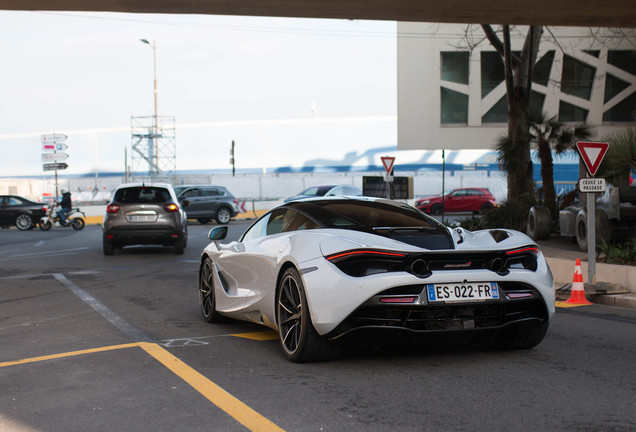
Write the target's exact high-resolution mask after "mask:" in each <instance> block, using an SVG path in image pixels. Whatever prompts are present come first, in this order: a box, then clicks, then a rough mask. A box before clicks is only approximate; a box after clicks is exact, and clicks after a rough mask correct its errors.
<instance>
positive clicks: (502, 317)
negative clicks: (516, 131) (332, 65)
mask: <svg viewBox="0 0 636 432" xmlns="http://www.w3.org/2000/svg"><path fill="white" fill-rule="evenodd" d="M227 231H228V227H227V226H218V227H215V228H213V229H212V230H211V231H210V235H209V237H210V240H213V242H212V243H211V244H210V245H208V246H207V247H206V248H205V249H204V250H203V253H202V257H201V265H200V267H199V299H200V304H201V311H202V314H203V317H204V319H205V320H206V321H208V322H218V321H221V320H222V319H224V318H226V317H230V318H236V319H240V320H245V321H250V322H254V323H258V324H264V325H266V326H268V327H271V328H272V329H274V330H277V331H278V334H279V339H280V345H281V348H282V351H283V353H284V355H285V356H286V357H287V359H288V360H290V361H293V362H308V361H321V360H328V359H330V358H332V357H333V356H335V355H336V352H337V346H336V345H335V344H334V342H336V341H338V340H340V339H342V338H345V337H347V336H348V335H350V334H357V333H360V332H365V333H366V332H374V331H375V332H378V331H382V332H385V331H386V332H396V333H400V332H402V333H407V334H414V335H420V336H423V337H426V336H430V337H438V338H439V337H442V338H444V339H446V340H452V339H455V338H459V339H464V340H465V339H468V340H474V341H482V342H485V343H488V344H492V345H494V346H495V347H500V348H510V349H525V348H531V347H533V346H535V345H537V344H538V343H540V342H541V341H542V340H543V337H544V336H545V334H546V331H547V329H548V323H549V321H550V319H551V317H552V316H553V314H554V289H553V280H552V274H551V273H550V270H549V268H548V266H547V264H546V261H545V259H544V257H543V255H542V253H541V251H540V250H539V247H538V246H537V244H536V243H535V242H533V241H532V239H530V238H529V237H528V236H526V235H525V234H523V233H521V232H518V231H513V230H509V229H493V230H482V231H476V232H470V231H466V230H464V229H462V228H454V229H450V228H448V227H446V226H444V225H443V224H441V223H440V222H438V221H437V220H435V219H434V218H432V217H431V216H428V215H426V214H424V213H422V212H420V211H418V210H416V209H415V208H413V207H411V206H409V205H407V204H404V203H399V202H396V201H390V200H385V199H379V198H367V197H346V198H345V197H330V198H320V199H319V198H315V199H305V200H298V201H292V202H289V203H286V204H283V205H281V206H279V207H276V208H274V209H272V210H270V211H269V212H268V213H266V214H265V215H263V216H262V217H261V218H259V219H258V220H257V221H256V222H254V224H253V225H252V226H250V227H249V228H248V229H247V231H246V232H245V233H244V234H243V235H242V237H241V238H240V239H239V240H238V241H235V242H231V243H229V244H222V243H220V241H221V240H223V239H224V238H225V235H226V234H227Z"/></svg>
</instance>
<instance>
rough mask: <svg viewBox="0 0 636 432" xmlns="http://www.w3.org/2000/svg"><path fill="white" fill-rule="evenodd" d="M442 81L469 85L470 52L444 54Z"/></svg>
mask: <svg viewBox="0 0 636 432" xmlns="http://www.w3.org/2000/svg"><path fill="white" fill-rule="evenodd" d="M441 55H442V59H441V60H442V80H443V81H451V82H455V83H459V84H468V59H469V53H468V51H454V52H443V53H441Z"/></svg>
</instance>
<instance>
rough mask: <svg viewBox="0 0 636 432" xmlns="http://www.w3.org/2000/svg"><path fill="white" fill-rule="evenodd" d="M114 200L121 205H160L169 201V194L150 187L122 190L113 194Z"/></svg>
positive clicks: (164, 190)
mask: <svg viewBox="0 0 636 432" xmlns="http://www.w3.org/2000/svg"><path fill="white" fill-rule="evenodd" d="M114 200H115V201H118V202H120V203H122V204H146V203H147V204H160V203H164V202H166V201H170V192H169V191H168V190H167V189H165V188H160V187H152V186H140V187H131V188H122V189H119V190H117V192H115V198H114Z"/></svg>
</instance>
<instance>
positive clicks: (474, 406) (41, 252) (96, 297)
mask: <svg viewBox="0 0 636 432" xmlns="http://www.w3.org/2000/svg"><path fill="white" fill-rule="evenodd" d="M210 227H211V225H210V226H202V225H198V224H196V223H194V224H192V225H190V227H189V244H188V248H187V249H186V253H185V254H184V255H174V254H173V253H172V250H171V249H170V248H157V247H134V248H127V249H124V250H118V251H117V252H116V254H115V255H114V256H111V257H105V256H104V255H103V254H102V251H101V229H100V228H99V226H95V225H93V226H88V227H87V228H86V229H85V230H83V231H80V232H76V231H73V230H72V229H70V228H54V229H52V230H51V231H49V232H41V231H39V230H32V231H28V232H21V231H18V230H16V229H15V228H12V229H8V230H7V229H4V230H0V389H2V390H1V392H0V431H3V432H4V431H65V432H66V431H87V430H96V431H97V430H98V431H209V430H214V431H244V430H246V429H247V430H264V431H269V430H286V431H389V430H399V431H484V430H491V431H512V430H514V431H537V430H541V431H548V430H550V431H585V432H590V431H607V430H612V431H618V432H622V431H625V432H627V431H633V430H636V397H635V396H634V395H636V379H635V376H636V369H635V367H634V359H635V358H636V311H632V310H621V309H615V308H609V307H605V306H600V305H592V306H584V307H577V308H568V309H561V308H559V309H558V310H557V314H556V316H555V318H554V320H553V323H552V325H551V327H550V330H549V332H548V334H547V336H546V339H545V340H544V341H543V343H541V344H540V345H539V346H538V347H536V348H534V349H532V350H527V351H511V352H502V351H492V350H486V349H480V348H475V347H470V346H463V345H452V344H426V345H412V344H404V345H397V344H388V345H385V346H382V347H377V346H374V345H361V344H357V345H355V346H354V345H351V346H347V347H345V350H344V352H343V353H342V354H341V356H340V357H339V358H338V359H336V360H334V361H332V362H328V363H318V364H301V365H298V364H291V363H289V362H287V361H286V360H285V359H284V358H283V356H282V354H281V353H280V350H279V347H278V342H277V340H274V339H273V337H275V333H273V332H270V331H268V330H267V329H266V328H264V327H259V326H256V325H251V324H247V323H242V322H228V323H224V324H207V323H206V322H204V321H203V320H202V318H201V316H200V312H199V305H198V297H197V270H198V259H199V255H200V252H201V249H202V248H203V247H204V245H205V244H207V242H208V241H207V231H208V230H209V229H210ZM245 227H246V222H233V223H232V225H231V231H230V238H237V237H238V236H239V235H240V233H241V232H242V231H243V229H244V228H245Z"/></svg>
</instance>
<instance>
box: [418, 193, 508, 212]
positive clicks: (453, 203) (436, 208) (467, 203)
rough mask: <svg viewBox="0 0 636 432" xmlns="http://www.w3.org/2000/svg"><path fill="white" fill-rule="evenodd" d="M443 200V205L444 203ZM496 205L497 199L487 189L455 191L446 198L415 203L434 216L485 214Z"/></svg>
mask: <svg viewBox="0 0 636 432" xmlns="http://www.w3.org/2000/svg"><path fill="white" fill-rule="evenodd" d="M442 198H443V203H442ZM495 205H496V201H495V197H494V195H493V194H491V193H490V191H489V190H488V189H486V188H461V189H455V190H453V191H452V192H450V193H449V194H447V195H446V196H444V197H442V196H440V195H437V196H432V197H426V198H420V199H418V200H417V201H415V207H417V208H418V209H420V210H422V211H423V212H424V213H430V214H433V215H439V214H442V212H443V211H444V210H445V212H446V213H449V212H474V213H484V212H486V211H488V210H490V209H492V208H493V207H494V206H495Z"/></svg>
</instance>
